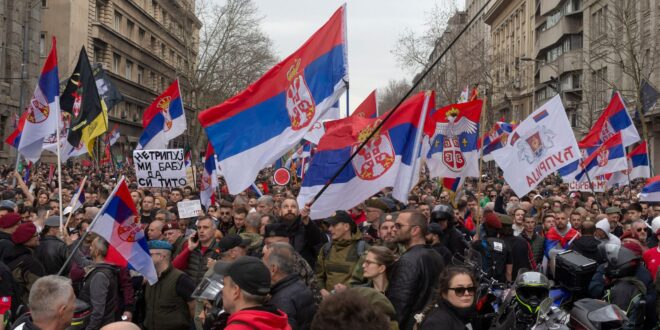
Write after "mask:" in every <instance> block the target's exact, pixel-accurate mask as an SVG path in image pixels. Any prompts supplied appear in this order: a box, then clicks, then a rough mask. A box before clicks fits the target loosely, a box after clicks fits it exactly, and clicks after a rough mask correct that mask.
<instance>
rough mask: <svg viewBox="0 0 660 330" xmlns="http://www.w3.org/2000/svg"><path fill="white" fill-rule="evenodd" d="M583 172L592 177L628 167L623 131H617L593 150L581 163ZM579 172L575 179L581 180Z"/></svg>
mask: <svg viewBox="0 0 660 330" xmlns="http://www.w3.org/2000/svg"><path fill="white" fill-rule="evenodd" d="M580 167H581V168H582V172H583V173H587V174H589V176H590V177H592V178H593V177H596V176H598V175H603V174H608V173H614V172H618V171H623V170H625V169H627V168H628V162H627V161H626V151H625V149H624V148H623V144H622V140H621V132H617V133H616V134H614V135H612V136H611V137H610V138H609V139H607V140H606V141H605V142H603V144H601V145H600V146H599V147H598V148H596V149H595V150H593V151H592V152H591V153H590V154H589V156H587V157H586V158H585V159H584V160H582V163H581V164H580ZM583 173H581V174H579V175H578V176H577V177H576V178H575V179H576V180H577V181H578V182H579V181H581V179H582V178H581V176H582V175H583Z"/></svg>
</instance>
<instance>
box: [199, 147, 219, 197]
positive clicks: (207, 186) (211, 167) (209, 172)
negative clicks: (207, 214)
mask: <svg viewBox="0 0 660 330" xmlns="http://www.w3.org/2000/svg"><path fill="white" fill-rule="evenodd" d="M216 168H217V167H216V166H215V156H214V155H213V146H212V145H211V143H209V144H208V146H207V147H206V154H205V155H204V171H203V172H202V179H201V186H200V192H199V198H200V200H201V203H202V205H204V208H205V209H207V210H208V208H209V206H211V205H212V204H213V203H215V195H214V192H215V189H216V188H217V187H218V175H217V173H216Z"/></svg>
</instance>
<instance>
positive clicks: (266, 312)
mask: <svg viewBox="0 0 660 330" xmlns="http://www.w3.org/2000/svg"><path fill="white" fill-rule="evenodd" d="M254 329H259V330H291V326H289V318H288V317H287V316H286V314H285V313H284V312H282V311H281V310H279V309H275V308H273V307H270V308H269V307H255V308H253V309H243V310H240V311H238V312H236V313H234V314H231V315H230V316H229V319H228V320H227V327H225V330H254Z"/></svg>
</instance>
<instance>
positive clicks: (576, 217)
mask: <svg viewBox="0 0 660 330" xmlns="http://www.w3.org/2000/svg"><path fill="white" fill-rule="evenodd" d="M569 222H570V223H571V228H573V229H575V230H577V231H579V232H581V229H582V214H580V212H578V211H577V210H575V211H573V212H571V215H570V220H569Z"/></svg>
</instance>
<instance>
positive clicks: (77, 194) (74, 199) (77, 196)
mask: <svg viewBox="0 0 660 330" xmlns="http://www.w3.org/2000/svg"><path fill="white" fill-rule="evenodd" d="M85 181H87V175H85V177H84V178H83V179H82V182H81V183H80V187H78V193H76V195H75V196H73V204H71V212H69V217H68V218H67V219H66V223H65V224H64V229H66V228H67V227H68V226H69V222H70V221H71V216H72V215H73V211H74V210H75V209H76V206H78V205H77V204H78V199H80V194H82V193H83V188H84V187H85Z"/></svg>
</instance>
